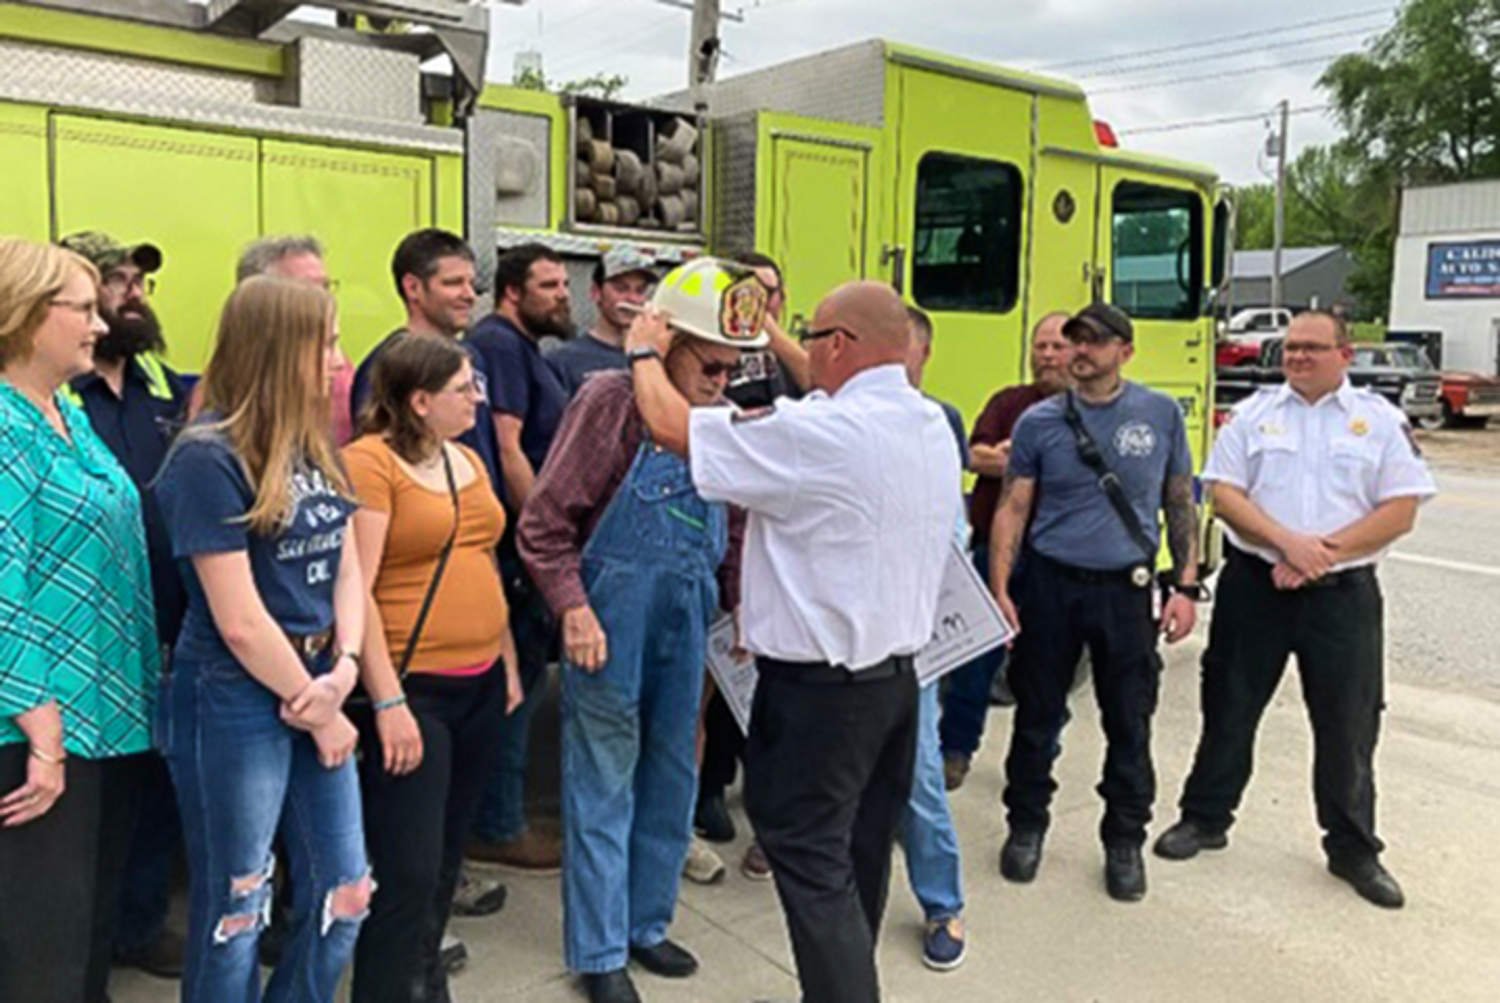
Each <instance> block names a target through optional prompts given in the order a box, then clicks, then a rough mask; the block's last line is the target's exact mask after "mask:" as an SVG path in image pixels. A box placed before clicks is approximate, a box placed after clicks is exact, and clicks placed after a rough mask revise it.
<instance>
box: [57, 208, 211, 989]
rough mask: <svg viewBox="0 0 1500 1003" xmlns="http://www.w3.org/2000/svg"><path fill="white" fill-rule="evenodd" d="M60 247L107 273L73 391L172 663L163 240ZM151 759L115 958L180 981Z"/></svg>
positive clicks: (170, 814) (175, 592)
mask: <svg viewBox="0 0 1500 1003" xmlns="http://www.w3.org/2000/svg"><path fill="white" fill-rule="evenodd" d="M59 243H61V244H62V246H63V247H66V248H67V249H68V250H70V251H75V252H77V253H78V254H81V255H83V256H84V257H85V258H87V259H89V260H90V261H92V262H93V263H94V265H95V267H97V268H98V269H99V274H100V276H101V277H102V281H101V282H100V285H99V315H100V317H102V318H103V320H104V323H105V325H106V326H107V327H108V328H109V330H108V332H107V333H106V334H104V335H103V336H101V337H100V338H99V340H98V341H96V342H95V343H94V371H93V372H92V373H87V374H85V375H83V376H79V377H77V378H75V379H74V380H73V381H72V383H71V384H70V388H69V392H70V393H71V395H72V397H73V399H74V401H75V402H76V403H78V404H79V405H80V406H81V407H82V408H83V410H84V411H85V413H87V414H88V418H89V424H90V425H91V426H92V427H93V429H94V431H95V432H96V433H98V435H99V438H100V439H102V440H104V444H105V445H106V446H108V447H109V450H110V452H111V453H113V454H114V455H115V458H116V459H117V460H119V461H120V465H121V466H123V467H124V468H125V471H126V472H127V473H128V474H129V475H130V479H131V480H133V481H134V482H135V486H136V488H137V489H138V490H139V491H140V494H141V506H142V514H143V517H144V520H145V524H146V551H147V556H148V557H149V558H150V562H151V591H152V599H153V601H154V603H155V607H156V630H157V639H158V640H159V641H160V644H161V650H162V657H163V659H165V658H166V657H167V655H168V654H169V653H170V652H171V650H172V645H174V644H175V643H176V641H177V632H178V629H179V628H180V627H181V625H182V616H183V611H184V610H185V609H186V604H187V599H186V593H185V592H184V591H183V586H182V580H181V578H180V577H179V575H178V572H177V565H176V562H175V561H174V560H173V559H172V548H171V544H170V542H169V541H168V539H167V533H166V525H165V523H164V522H163V521H162V514H161V510H160V509H159V508H158V507H157V504H156V496H155V494H154V493H153V492H151V491H149V490H147V487H148V485H149V484H150V483H151V481H152V480H154V479H155V477H156V473H157V470H158V468H160V466H161V462H162V459H163V458H164V457H165V456H166V453H167V447H168V446H170V445H171V442H172V437H173V435H174V434H175V433H176V430H177V428H178V427H179V426H180V425H181V423H182V420H183V414H184V411H185V409H186V405H187V391H186V389H185V388H184V387H183V385H182V381H181V380H180V379H178V377H177V374H176V373H175V372H173V371H172V369H171V368H170V367H169V366H167V365H166V363H164V362H163V361H162V360H161V357H160V354H159V353H161V352H162V351H163V350H164V349H165V347H166V344H165V342H164V341H163V339H162V333H161V324H160V323H159V322H158V321H157V318H156V313H155V312H154V311H153V310H152V309H151V304H150V303H149V302H148V300H149V297H150V294H151V291H152V289H153V287H154V282H153V280H152V278H151V276H152V275H153V274H154V273H155V272H157V271H158V270H160V268H161V265H162V253H161V250H160V249H159V248H157V246H156V245H155V244H149V243H140V244H122V243H120V242H119V241H118V240H115V239H114V238H113V237H111V236H109V235H108V234H105V233H100V232H98V231H95V230H89V231H83V232H81V233H75V234H71V235H69V236H67V237H64V238H63V239H62V240H61V241H59ZM163 665H164V666H165V661H164V662H163ZM145 759H146V760H147V762H145V763H144V764H143V767H142V770H141V790H140V800H139V814H138V816H137V819H136V824H135V828H134V832H133V834H132V837H131V845H130V855H129V857H128V858H127V861H126V865H125V871H124V873H123V875H122V877H121V885H120V915H119V919H118V921H117V922H116V924H115V931H116V932H115V957H116V960H117V962H119V963H121V964H125V965H131V966H134V967H137V968H140V969H142V970H144V971H147V972H149V973H151V974H152V975H156V976H159V977H162V978H177V977H178V976H180V975H181V974H182V958H183V943H182V937H181V935H180V934H178V933H177V932H175V931H173V930H171V929H169V928H168V927H167V925H166V920H167V907H168V898H169V895H168V891H169V889H168V884H169V881H170V878H171V872H172V861H173V858H174V856H175V854H176V849H177V846H178V843H179V842H180V841H181V838H182V835H181V824H180V822H179V821H178V818H177V800H176V796H175V795H174V793H173V789H172V780H171V777H170V776H169V775H168V773H167V768H166V764H165V763H164V762H163V761H162V760H161V758H160V757H159V756H157V755H156V754H155V753H152V754H150V755H148V756H146V757H145Z"/></svg>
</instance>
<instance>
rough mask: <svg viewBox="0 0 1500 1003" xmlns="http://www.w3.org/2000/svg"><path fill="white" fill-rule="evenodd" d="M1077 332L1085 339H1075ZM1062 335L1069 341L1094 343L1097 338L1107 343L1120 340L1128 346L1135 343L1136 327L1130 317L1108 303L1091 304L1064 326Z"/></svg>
mask: <svg viewBox="0 0 1500 1003" xmlns="http://www.w3.org/2000/svg"><path fill="white" fill-rule="evenodd" d="M1075 332H1077V333H1080V334H1083V335H1084V337H1081V338H1074V337H1073V335H1074V333H1075ZM1062 333H1063V337H1064V338H1067V339H1068V340H1069V341H1075V340H1076V341H1092V340H1094V339H1097V338H1103V339H1104V340H1106V341H1108V340H1109V339H1110V338H1119V339H1120V340H1121V341H1123V342H1125V343H1126V344H1131V343H1133V342H1134V341H1135V327H1134V325H1132V324H1131V323H1130V316H1129V315H1128V314H1127V313H1126V312H1125V311H1124V310H1121V309H1120V308H1119V307H1117V306H1110V305H1109V304H1108V303H1090V304H1089V305H1088V306H1086V307H1084V308H1083V309H1082V310H1079V311H1078V312H1077V313H1076V314H1074V315H1073V316H1072V317H1070V318H1069V319H1068V322H1067V323H1066V324H1064V325H1063V329H1062ZM1090 335H1091V336H1090Z"/></svg>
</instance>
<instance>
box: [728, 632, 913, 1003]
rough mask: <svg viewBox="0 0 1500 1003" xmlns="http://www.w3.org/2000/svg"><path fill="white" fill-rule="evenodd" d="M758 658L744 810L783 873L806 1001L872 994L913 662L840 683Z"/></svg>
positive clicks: (905, 769) (906, 774)
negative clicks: (812, 676) (821, 680)
mask: <svg viewBox="0 0 1500 1003" xmlns="http://www.w3.org/2000/svg"><path fill="white" fill-rule="evenodd" d="M757 664H758V667H759V670H760V682H759V683H758V684H757V686H756V690H755V701H754V706H753V708H752V711H751V718H750V735H749V740H748V744H747V746H746V750H745V808H746V810H747V812H748V813H749V815H750V822H751V825H752V826H754V828H755V835H756V838H757V839H758V840H759V841H760V845H761V848H762V849H763V850H764V851H765V854H766V858H767V860H769V861H770V864H771V873H772V874H773V875H774V876H775V879H776V891H777V894H778V895H779V897H780V898H781V908H782V911H783V912H784V913H785V914H786V920H787V927H788V930H789V932H790V933H791V939H792V951H793V954H794V955H795V957H796V961H797V978H798V980H799V981H800V983H801V986H802V1000H803V1003H875V1001H876V1000H878V999H879V998H880V982H879V978H878V976H877V974H876V971H875V943H876V940H877V938H878V936H879V932H880V918H881V915H882V914H883V913H884V911H885V899H886V890H887V886H888V884H889V880H890V869H891V849H892V846H893V844H894V843H895V838H896V831H897V827H898V826H899V825H900V822H901V819H902V817H903V816H904V814H905V812H906V803H907V799H908V798H909V797H910V795H911V782H912V769H913V766H914V764H915V761H916V750H917V684H916V678H915V676H914V675H913V673H912V670H911V663H910V660H909V659H903V660H902V663H901V666H900V667H898V668H897V669H895V671H893V672H888V673H885V674H884V675H883V677H881V678H876V677H875V673H876V672H878V671H879V670H872V672H871V676H870V677H867V678H861V676H860V675H859V674H856V675H854V676H853V677H851V678H848V679H844V680H838V681H832V682H827V681H824V682H819V681H811V680H809V679H808V678H806V677H805V676H804V675H803V674H801V673H798V672H797V671H796V667H794V666H788V665H787V663H770V662H768V660H766V659H761V660H759V661H758V663H757ZM821 669H822V670H823V671H824V672H831V671H834V670H831V669H830V668H829V667H828V666H821Z"/></svg>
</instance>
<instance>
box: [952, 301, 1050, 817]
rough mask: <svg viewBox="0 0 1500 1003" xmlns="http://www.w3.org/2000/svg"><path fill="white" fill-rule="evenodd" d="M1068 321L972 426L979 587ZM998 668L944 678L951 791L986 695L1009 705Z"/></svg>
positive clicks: (974, 741)
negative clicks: (1026, 416)
mask: <svg viewBox="0 0 1500 1003" xmlns="http://www.w3.org/2000/svg"><path fill="white" fill-rule="evenodd" d="M1067 320H1068V315H1067V314H1066V313H1063V312H1061V311H1057V312H1054V313H1049V314H1047V315H1046V316H1045V317H1043V318H1042V319H1041V320H1039V321H1038V322H1037V325H1036V327H1035V328H1034V329H1033V330H1032V333H1031V382H1030V383H1023V384H1021V385H1020V386H1014V387H1006V388H1005V389H1004V390H1001V391H999V392H997V393H996V394H995V395H994V396H993V397H991V398H990V399H989V403H987V404H985V406H984V410H983V411H982V412H980V414H979V418H978V420H976V421H975V422H974V434H973V435H972V436H970V438H969V455H970V460H969V469H971V470H973V471H974V473H975V474H976V475H978V476H977V477H975V479H974V491H973V494H971V495H970V497H969V525H970V527H971V529H972V535H971V537H970V541H969V542H970V550H971V554H970V556H971V557H972V559H973V561H974V567H975V569H976V570H977V571H978V572H979V577H980V578H982V579H983V580H985V581H989V575H990V524H991V523H992V522H994V520H995V505H996V503H997V502H999V500H1000V486H1001V483H1002V481H1003V479H1004V476H1005V465H1006V464H1007V463H1008V462H1009V461H1010V435H1011V431H1012V429H1014V428H1015V426H1016V422H1018V421H1020V420H1021V415H1022V414H1023V413H1024V412H1025V411H1026V409H1027V408H1029V407H1031V405H1033V404H1035V403H1037V402H1038V401H1041V400H1045V399H1046V398H1048V397H1050V396H1052V395H1053V394H1054V393H1057V392H1058V391H1059V390H1062V389H1064V388H1066V387H1067V385H1068V363H1069V362H1070V361H1071V360H1072V358H1073V346H1072V345H1071V344H1070V343H1069V342H1068V339H1066V338H1064V337H1063V334H1062V327H1063V324H1065V323H1067ZM1004 664H1005V649H1004V648H1000V649H998V650H996V651H992V652H987V653H986V654H983V655H980V656H979V657H978V658H976V659H974V660H973V661H972V662H969V663H968V664H967V665H963V666H961V667H959V668H957V669H955V670H953V672H952V673H950V674H949V676H948V679H947V686H946V687H945V689H944V691H943V718H942V726H941V732H942V740H943V778H944V781H945V783H946V784H947V786H948V789H949V790H950V791H952V790H957V789H958V788H959V787H960V786H962V785H963V782H964V777H965V776H967V775H968V772H969V763H970V760H972V759H973V757H974V752H975V750H977V749H978V748H979V740H980V739H981V738H983V737H984V719H985V715H986V714H988V713H989V706H990V699H991V693H992V690H993V691H994V696H995V697H996V700H997V702H998V703H1000V704H1001V705H1002V706H1008V705H1009V704H1012V703H1014V702H1015V698H1014V697H1013V696H1011V694H1010V688H1009V686H1008V685H1007V684H1006V682H1005V678H1004V676H1003V674H1002V673H1001V671H1000V670H1001V667H1002V666H1003V665H1004Z"/></svg>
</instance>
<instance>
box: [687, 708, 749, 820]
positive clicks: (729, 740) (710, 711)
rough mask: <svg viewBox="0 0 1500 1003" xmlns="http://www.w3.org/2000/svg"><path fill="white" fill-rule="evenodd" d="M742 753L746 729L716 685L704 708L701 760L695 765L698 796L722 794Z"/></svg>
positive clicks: (732, 776)
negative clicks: (735, 717) (743, 728)
mask: <svg viewBox="0 0 1500 1003" xmlns="http://www.w3.org/2000/svg"><path fill="white" fill-rule="evenodd" d="M744 754H745V733H744V732H742V731H740V725H739V722H738V721H736V720H735V719H734V713H733V712H732V711H731V710H730V709H729V704H728V703H727V702H725V700H724V694H722V693H720V692H719V691H718V689H717V688H716V689H715V690H714V695H713V696H712V697H710V698H709V701H708V707H707V709H706V710H705V711H704V712H703V764H702V765H701V766H700V767H699V768H698V797H699V798H700V799H701V798H705V797H712V796H714V795H717V796H719V797H723V796H724V791H725V790H726V789H727V788H728V787H729V785H730V784H732V783H734V774H735V768H736V766H737V765H738V763H739V761H740V759H741V757H743V756H744Z"/></svg>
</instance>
